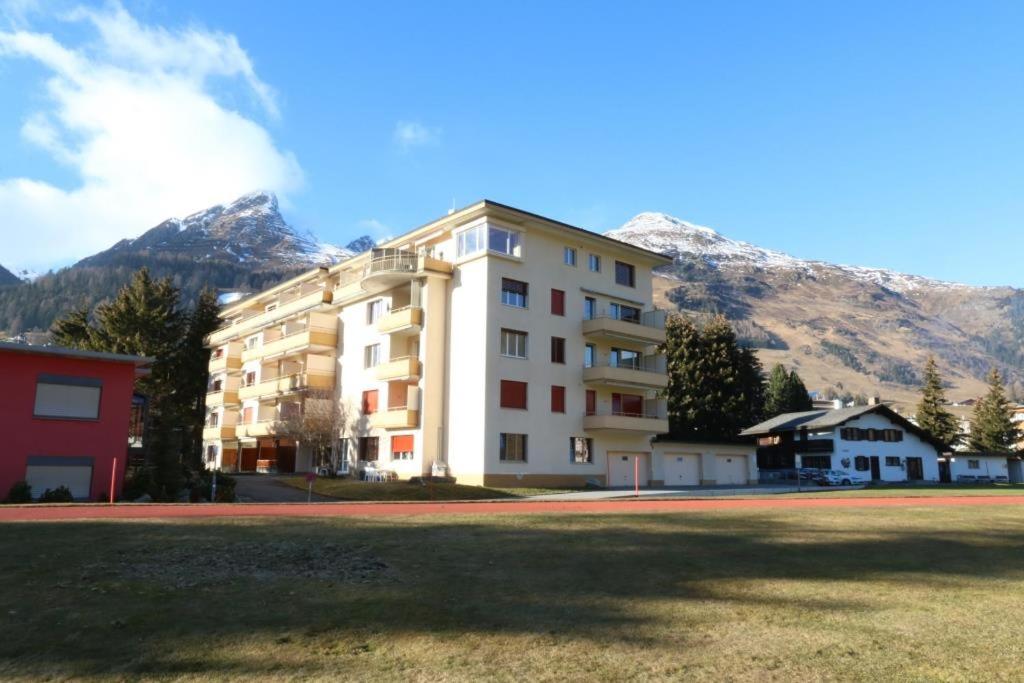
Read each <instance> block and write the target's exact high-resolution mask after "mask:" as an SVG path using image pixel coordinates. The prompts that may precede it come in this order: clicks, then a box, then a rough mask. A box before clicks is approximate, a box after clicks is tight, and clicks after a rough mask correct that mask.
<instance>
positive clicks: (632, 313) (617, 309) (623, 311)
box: [609, 304, 640, 323]
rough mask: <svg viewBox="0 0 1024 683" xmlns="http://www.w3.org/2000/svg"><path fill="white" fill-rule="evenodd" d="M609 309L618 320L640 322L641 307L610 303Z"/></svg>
mask: <svg viewBox="0 0 1024 683" xmlns="http://www.w3.org/2000/svg"><path fill="white" fill-rule="evenodd" d="M609 310H610V311H611V314H612V317H613V318H615V319H616V320H625V321H626V322H628V323H639V322H640V309H639V308H637V307H636V306H626V305H625V304H610V305H609Z"/></svg>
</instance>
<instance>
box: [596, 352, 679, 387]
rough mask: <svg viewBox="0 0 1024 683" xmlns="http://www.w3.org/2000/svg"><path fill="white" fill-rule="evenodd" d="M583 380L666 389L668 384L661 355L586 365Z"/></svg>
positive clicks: (604, 383)
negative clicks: (618, 362)
mask: <svg viewBox="0 0 1024 683" xmlns="http://www.w3.org/2000/svg"><path fill="white" fill-rule="evenodd" d="M583 381H584V382H585V383H586V384H598V385H604V386H610V387H623V388H627V389H632V388H643V389H664V388H665V387H667V386H668V376H667V375H666V374H665V363H664V359H663V358H660V359H659V357H649V358H645V359H644V360H643V361H637V362H635V363H631V364H625V363H620V364H617V365H612V364H607V365H593V366H590V367H585V368H583Z"/></svg>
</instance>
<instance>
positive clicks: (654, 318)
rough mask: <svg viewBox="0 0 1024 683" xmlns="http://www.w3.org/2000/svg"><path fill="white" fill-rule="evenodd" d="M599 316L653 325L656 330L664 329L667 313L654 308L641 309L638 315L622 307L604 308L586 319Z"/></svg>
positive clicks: (635, 323) (645, 325)
mask: <svg viewBox="0 0 1024 683" xmlns="http://www.w3.org/2000/svg"><path fill="white" fill-rule="evenodd" d="M598 318H609V319H611V320H618V321H620V322H624V323H633V324H634V325H643V326H644V327H652V328H654V329H656V330H664V329H665V318H666V314H665V311H661V310H653V311H640V313H639V315H636V314H633V313H631V312H629V311H623V310H622V309H614V308H607V309H605V308H602V309H600V310H598V311H595V312H594V313H593V315H591V316H590V317H588V318H584V319H585V320H597V319H598Z"/></svg>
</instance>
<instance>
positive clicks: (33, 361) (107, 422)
mask: <svg viewBox="0 0 1024 683" xmlns="http://www.w3.org/2000/svg"><path fill="white" fill-rule="evenodd" d="M41 373H45V374H53V375H66V376H71V377H89V378H95V379H99V380H101V381H102V382H103V386H102V389H101V392H100V411H99V419H98V420H78V419H59V418H38V417H34V415H33V413H34V410H35V396H36V379H37V377H38V376H39V375H40V374H41ZM0 378H2V380H0V387H2V389H3V390H2V391H0V429H2V430H3V433H4V447H3V448H2V449H0V498H3V497H6V495H7V492H8V491H9V490H10V488H11V486H12V485H13V484H14V483H15V482H17V481H21V480H23V479H25V471H26V466H27V462H28V458H29V457H31V456H63V457H83V456H84V457H89V458H92V463H93V468H92V483H91V485H90V489H89V498H90V499H92V500H94V499H96V498H97V497H98V496H100V495H101V494H107V493H109V491H110V474H111V468H112V466H113V464H114V458H117V469H116V483H115V495H119V494H120V493H121V487H122V485H123V484H124V472H125V465H126V464H127V463H126V460H127V451H128V423H129V418H130V414H131V404H132V391H133V388H134V385H135V367H134V365H133V364H131V363H124V362H111V361H99V360H86V359H78V358H61V357H56V356H50V355H34V354H29V353H23V352H4V351H0ZM41 493H43V492H42V491H33V492H32V494H33V495H34V496H38V495H40V494H41Z"/></svg>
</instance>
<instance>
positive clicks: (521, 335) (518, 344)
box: [498, 327, 530, 359]
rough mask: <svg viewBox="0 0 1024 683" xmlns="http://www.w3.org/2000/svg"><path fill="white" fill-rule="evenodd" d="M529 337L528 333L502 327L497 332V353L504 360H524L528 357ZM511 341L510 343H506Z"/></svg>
mask: <svg viewBox="0 0 1024 683" xmlns="http://www.w3.org/2000/svg"><path fill="white" fill-rule="evenodd" d="M529 337H530V334H529V333H528V332H523V331H522V330H513V329H509V328H507V327H503V328H501V331H500V332H499V337H498V351H499V353H501V355H502V356H504V357H506V358H522V359H526V358H528V357H529V348H530V347H529V344H530V340H529ZM513 339H514V341H513V342H512V343H508V342H509V341H512V340H513ZM507 340H508V341H507Z"/></svg>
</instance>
